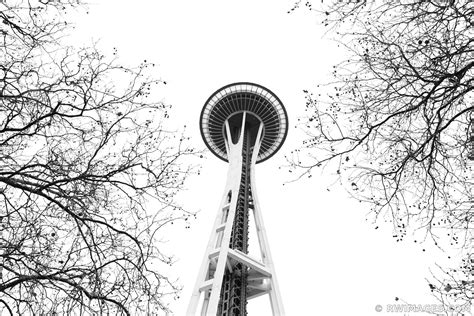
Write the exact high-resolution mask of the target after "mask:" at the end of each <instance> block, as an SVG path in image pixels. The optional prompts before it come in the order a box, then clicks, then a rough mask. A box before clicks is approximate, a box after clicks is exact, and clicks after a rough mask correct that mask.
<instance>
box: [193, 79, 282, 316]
mask: <svg viewBox="0 0 474 316" xmlns="http://www.w3.org/2000/svg"><path fill="white" fill-rule="evenodd" d="M200 125H201V134H202V136H203V139H204V141H205V143H206V145H207V146H208V147H209V149H210V150H211V151H212V152H213V153H214V154H215V155H216V156H217V157H219V158H220V159H222V160H225V161H227V162H228V163H229V169H228V172H227V182H226V185H225V189H224V193H223V196H222V199H221V203H220V206H219V209H218V211H217V214H216V218H215V220H214V225H213V228H212V231H211V235H210V237H209V242H208V244H207V247H206V251H205V253H204V258H203V260H202V262H201V268H200V270H199V273H198V277H197V280H196V284H195V286H194V289H193V292H192V296H191V301H190V303H189V306H188V309H187V315H188V316H191V315H193V316H194V315H196V313H198V312H199V315H201V316H204V315H212V316H216V315H217V316H234V315H242V316H244V315H246V306H247V301H248V300H250V299H253V298H255V297H258V296H261V295H265V294H268V296H269V301H270V305H271V308H272V312H273V315H278V316H280V315H284V314H285V313H284V310H283V304H282V301H281V296H280V291H279V288H278V282H277V280H276V274H275V268H274V265H273V260H272V257H271V253H270V248H269V244H268V238H267V235H266V232H265V226H264V224H263V217H262V213H261V209H260V206H259V203H258V198H257V195H256V192H255V187H256V186H255V165H256V164H257V163H259V162H262V161H264V160H266V159H268V158H270V157H271V156H272V155H273V154H274V153H275V152H276V151H278V149H279V148H280V147H281V145H282V144H283V142H284V140H285V138H286V133H287V127H288V118H287V115H286V111H285V109H284V107H283V104H282V103H281V101H280V100H279V99H278V97H276V95H275V94H273V93H272V92H271V91H270V90H268V89H266V88H264V87H262V86H259V85H256V84H251V83H236V84H231V85H228V86H225V87H223V88H221V89H219V90H218V91H216V92H215V93H214V94H213V95H212V96H211V97H210V98H209V99H208V100H207V101H206V104H205V105H204V108H203V111H202V113H201V119H200ZM252 214H253V219H254V223H255V230H256V236H257V238H258V247H259V248H260V254H261V259H256V258H252V257H251V256H250V255H248V237H249V217H251V215H252ZM254 316H256V315H254Z"/></svg>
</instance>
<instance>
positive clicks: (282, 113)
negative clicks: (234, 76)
mask: <svg viewBox="0 0 474 316" xmlns="http://www.w3.org/2000/svg"><path fill="white" fill-rule="evenodd" d="M243 112H246V113H247V116H246V117H247V120H246V128H248V129H251V126H255V125H256V124H258V123H263V134H262V138H261V142H262V144H261V147H260V151H259V153H258V156H257V163H259V162H262V161H265V160H267V159H268V158H270V157H271V156H273V155H274V154H275V153H276V152H277V151H278V150H279V149H280V147H281V146H282V145H283V142H284V141H285V138H286V135H287V133H288V115H287V113H286V110H285V107H284V106H283V103H282V102H281V101H280V99H279V98H278V97H277V96H276V95H275V94H274V93H273V92H271V91H270V90H268V89H267V88H265V87H263V86H261V85H258V84H255V83H249V82H237V83H232V84H229V85H226V86H224V87H222V88H220V89H219V90H217V91H216V92H214V93H213V94H212V95H211V96H210V97H209V99H207V101H206V103H205V104H204V107H203V109H202V112H201V117H200V129H201V135H202V138H203V140H204V142H205V143H206V146H207V147H208V148H209V150H210V151H211V152H212V153H213V154H214V155H216V156H217V157H219V158H220V159H222V160H224V161H228V157H227V152H226V145H225V122H226V120H229V124H230V128H231V129H232V128H233V126H232V124H234V123H235V124H238V121H239V120H238V119H235V116H237V115H239V114H240V115H241V114H242V113H243ZM249 114H250V115H249ZM233 117H234V118H233ZM247 125H248V126H247ZM234 127H235V128H238V127H239V126H236V125H235V126H234Z"/></svg>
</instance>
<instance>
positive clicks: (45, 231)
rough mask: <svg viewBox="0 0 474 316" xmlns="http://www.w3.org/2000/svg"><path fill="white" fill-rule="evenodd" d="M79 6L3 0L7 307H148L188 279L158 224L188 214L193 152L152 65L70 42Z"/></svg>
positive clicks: (1, 289) (1, 143)
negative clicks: (172, 119)
mask: <svg viewBox="0 0 474 316" xmlns="http://www.w3.org/2000/svg"><path fill="white" fill-rule="evenodd" d="M78 5H80V4H78V3H75V2H73V1H69V2H67V1H64V0H62V1H54V2H53V1H47V0H43V1H41V0H40V1H39V2H38V1H28V2H26V1H24V2H21V3H20V4H19V5H8V4H5V2H2V3H0V7H2V8H1V10H0V20H1V23H0V35H1V40H0V204H1V207H0V225H1V228H0V314H2V315H3V313H6V314H10V315H92V314H94V315H96V314H100V315H109V314H110V315H123V314H126V315H138V314H146V315H152V314H157V313H158V312H159V311H168V308H167V299H165V298H166V297H171V298H173V297H175V296H176V295H177V292H178V290H179V288H178V286H177V285H176V284H175V282H174V281H171V280H169V279H168V278H167V277H166V275H162V274H161V273H160V272H159V271H160V268H161V267H162V266H164V265H168V264H171V263H172V258H171V257H170V256H168V255H166V254H163V253H161V252H160V249H159V247H158V242H157V240H156V239H157V238H156V235H157V230H158V229H160V227H162V226H163V225H165V224H166V223H168V222H170V221H172V220H174V219H176V218H180V217H187V216H189V215H190V214H188V213H186V212H185V211H184V210H183V209H182V208H181V207H180V206H179V205H178V204H177V203H176V202H175V194H176V193H177V192H178V191H179V190H180V189H181V188H182V186H183V181H184V180H185V179H186V177H187V176H188V175H189V174H190V172H192V170H193V168H192V166H190V165H189V159H187V158H186V157H188V158H190V157H189V156H193V155H195V153H194V152H193V149H192V148H188V145H186V144H187V139H185V137H184V136H182V135H181V134H180V133H176V132H173V133H172V132H167V131H166V130H165V128H164V127H163V119H165V118H167V117H168V112H167V111H168V110H169V106H166V105H164V104H162V103H160V102H154V101H152V100H149V97H150V93H151V92H152V91H153V89H155V88H156V86H157V85H159V84H162V82H161V81H159V80H152V79H149V78H148V76H147V73H148V70H147V68H149V67H152V65H151V64H150V63H147V62H146V61H145V62H143V63H142V64H140V65H139V66H138V67H136V68H127V67H125V66H123V65H120V64H118V62H117V61H116V60H115V59H114V58H115V57H112V58H107V57H105V56H104V55H103V54H101V53H100V52H99V51H97V50H96V49H94V48H93V47H90V48H83V49H76V48H74V47H70V46H69V47H68V46H64V45H63V43H62V42H61V37H62V36H64V35H66V34H67V31H69V28H68V25H67V23H66V22H67V21H66V20H65V19H64V16H65V12H67V10H68V8H70V7H75V6H78ZM113 55H115V52H114V54H113Z"/></svg>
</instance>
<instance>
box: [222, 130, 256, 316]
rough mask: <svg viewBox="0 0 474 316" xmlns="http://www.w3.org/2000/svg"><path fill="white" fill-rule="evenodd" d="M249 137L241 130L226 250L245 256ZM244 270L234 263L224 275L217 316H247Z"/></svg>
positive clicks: (249, 200) (249, 197)
mask: <svg viewBox="0 0 474 316" xmlns="http://www.w3.org/2000/svg"><path fill="white" fill-rule="evenodd" d="M252 149H253V146H251V138H250V133H249V132H248V131H247V130H245V131H244V134H243V146H242V172H241V178H240V186H239V193H238V199H237V207H236V211H235V218H234V223H233V225H232V234H231V238H230V243H229V248H231V249H235V250H239V251H241V252H243V253H246V254H247V253H248V250H247V248H248V236H249V234H248V228H249V203H251V200H252V191H251V187H250V164H251V157H252ZM247 274H248V272H247V267H246V266H245V265H243V264H242V263H237V264H235V265H234V266H233V267H232V270H229V269H227V270H226V271H225V273H224V279H223V281H222V288H221V294H220V301H219V309H218V313H217V315H218V316H245V315H247V277H248V276H247Z"/></svg>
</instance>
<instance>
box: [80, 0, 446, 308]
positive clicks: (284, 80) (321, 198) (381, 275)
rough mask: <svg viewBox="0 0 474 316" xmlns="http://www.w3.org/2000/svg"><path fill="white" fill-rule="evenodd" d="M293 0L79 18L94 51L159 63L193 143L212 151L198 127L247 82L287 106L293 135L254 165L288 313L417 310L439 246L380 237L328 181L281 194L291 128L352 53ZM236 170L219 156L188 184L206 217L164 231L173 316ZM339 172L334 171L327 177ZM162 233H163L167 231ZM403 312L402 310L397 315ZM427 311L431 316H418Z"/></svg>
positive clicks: (188, 197)
mask: <svg viewBox="0 0 474 316" xmlns="http://www.w3.org/2000/svg"><path fill="white" fill-rule="evenodd" d="M291 7H292V1H286V0H259V1H255V0H240V1H222V0H220V1H218V0H215V1H209V0H199V1H196V0H194V1H176V0H175V1H172V0H166V1H164V0H153V1H152V0H148V1H147V0H140V1H137V0H134V1H124V0H100V1H99V0H96V4H93V5H91V6H90V10H89V11H90V13H89V14H88V15H87V16H82V14H81V13H77V17H81V16H82V17H81V18H80V19H78V21H77V23H78V25H77V30H78V34H80V36H81V38H82V40H84V41H86V42H87V43H90V42H92V41H93V40H98V39H100V46H101V47H102V49H104V51H105V52H111V48H112V47H117V48H118V50H119V55H120V56H121V58H122V60H123V61H124V62H126V63H130V64H137V63H139V62H140V61H142V60H143V59H147V60H149V61H152V62H155V63H156V64H157V65H158V67H157V73H156V75H157V76H158V77H161V78H163V79H164V80H166V81H167V85H166V87H165V88H163V90H162V91H160V95H163V98H164V101H165V102H167V103H171V104H173V106H174V108H175V112H174V113H173V115H172V120H173V124H176V128H180V126H182V125H187V130H188V133H189V135H190V136H192V142H193V144H195V146H198V147H201V148H204V144H203V142H202V140H201V136H200V133H199V126H198V119H199V114H200V111H201V108H202V106H203V104H204V102H205V101H206V99H207V98H208V97H209V96H210V95H211V93H213V92H214V91H215V90H216V89H218V88H220V87H222V86H223V85H226V84H228V83H232V82H237V81H250V82H255V83H258V84H261V85H263V86H265V87H267V88H269V89H270V90H272V91H273V92H274V93H275V94H277V95H278V97H279V98H280V99H281V100H282V102H283V103H284V105H285V106H286V109H287V112H288V115H289V121H290V130H289V134H288V138H287V140H286V142H285V144H284V146H283V147H282V148H281V150H280V151H279V153H278V154H277V155H275V156H274V157H273V158H271V159H270V160H268V161H266V162H264V163H262V164H259V165H258V167H257V173H258V174H257V175H256V177H257V192H258V195H259V198H260V204H261V208H262V212H263V217H264V222H265V226H266V229H267V233H268V237H269V241H270V247H271V251H272V254H273V257H274V258H273V259H274V262H275V267H276V272H277V276H278V280H279V283H280V290H281V293H282V298H283V303H284V305H285V309H286V313H287V315H288V316H297V315H364V316H365V315H383V314H385V313H384V312H382V313H378V312H376V311H375V306H376V305H377V304H380V305H382V307H383V308H384V310H385V308H386V305H387V304H394V303H400V302H401V301H398V302H396V301H395V297H399V298H400V299H401V300H403V301H406V302H407V303H411V304H433V303H436V301H435V300H434V298H432V297H431V296H430V292H429V289H428V286H427V284H426V281H425V280H424V278H425V277H428V276H429V275H428V273H429V271H428V268H429V267H430V266H433V263H434V259H435V258H441V257H440V256H441V255H440V254H439V253H437V252H436V251H435V250H428V251H426V252H423V251H422V247H421V246H419V245H416V244H414V243H413V242H412V241H411V240H410V239H409V238H408V239H407V241H405V242H403V243H396V242H395V240H394V239H393V238H392V237H391V227H390V226H389V225H386V226H383V225H381V228H380V229H378V230H374V226H373V225H371V224H370V223H368V222H367V221H366V220H365V218H366V213H367V212H368V209H367V208H365V207H364V206H361V205H359V203H357V202H356V201H355V200H352V199H350V198H349V197H348V195H347V194H346V193H345V192H344V191H343V190H342V189H339V188H338V186H333V187H332V188H331V190H330V191H328V190H327V187H328V186H329V185H330V184H331V183H332V182H334V181H335V180H336V179H335V178H334V177H332V176H331V175H330V174H329V172H328V174H322V175H319V176H313V178H312V179H311V181H308V180H304V181H300V182H296V183H290V184H286V185H285V186H283V183H285V182H286V181H289V180H291V179H292V177H291V174H289V173H288V171H285V170H284V169H281V170H280V169H279V166H281V165H284V164H285V160H284V154H285V153H286V154H288V153H289V152H290V151H291V150H292V149H294V148H296V147H298V146H299V145H300V144H301V141H302V134H301V132H298V130H297V129H296V128H295V127H294V126H295V123H296V120H297V118H298V117H299V116H302V115H303V111H304V98H303V93H302V90H303V89H311V87H313V86H314V85H315V84H316V83H317V82H324V81H325V80H327V79H326V78H329V72H330V70H331V67H332V65H333V64H335V63H336V62H337V60H339V59H340V58H342V57H343V56H344V52H343V51H340V50H339V49H338V48H337V47H336V46H335V45H334V43H332V42H330V41H329V39H328V38H324V37H323V31H324V30H323V27H322V26H321V24H320V23H318V21H317V19H316V17H315V16H314V15H312V14H309V13H308V12H307V11H305V10H301V11H296V12H295V13H293V14H287V13H286V12H287V11H288V9H289V8H291ZM226 168H227V165H226V164H225V163H224V162H222V161H221V160H219V159H217V158H216V157H214V156H212V154H210V153H207V154H206V159H203V168H202V174H201V175H200V176H199V177H195V178H193V179H191V181H190V182H189V183H188V191H187V192H185V193H183V195H182V198H183V204H185V205H186V206H187V207H188V208H189V209H190V210H193V211H199V212H200V213H199V215H198V218H197V220H196V221H193V222H192V224H191V228H190V229H185V228H184V225H181V224H179V225H174V227H173V230H167V231H166V232H167V236H165V237H166V239H168V240H169V242H168V243H167V244H166V246H165V247H166V248H168V249H169V251H171V252H173V253H174V254H175V256H176V257H177V259H178V262H177V263H176V264H175V265H174V270H173V271H172V273H173V274H174V276H176V277H179V282H180V284H181V285H183V286H184V290H183V292H182V295H181V298H180V300H179V301H176V302H173V303H172V304H173V308H174V310H175V314H176V315H184V313H185V310H186V307H187V304H188V302H189V298H190V293H191V290H192V288H193V286H194V282H195V279H196V276H197V273H198V270H199V266H200V263H201V260H202V256H203V254H204V251H205V247H206V245H207V241H208V238H209V235H210V232H211V226H212V223H213V220H214V217H215V215H216V213H217V211H218V207H219V202H220V199H221V195H222V194H223V187H224V184H225V177H226V171H227V169H226ZM328 171H330V170H328ZM163 232H165V231H163ZM248 314H249V316H255V315H261V316H265V315H271V313H270V308H269V302H268V297H267V296H263V297H260V298H258V299H256V300H255V301H250V302H249V308H248ZM390 314H391V315H395V314H396V313H390ZM416 315H423V313H416Z"/></svg>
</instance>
